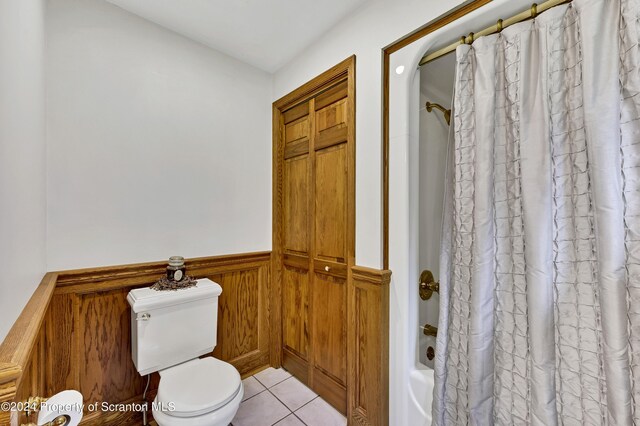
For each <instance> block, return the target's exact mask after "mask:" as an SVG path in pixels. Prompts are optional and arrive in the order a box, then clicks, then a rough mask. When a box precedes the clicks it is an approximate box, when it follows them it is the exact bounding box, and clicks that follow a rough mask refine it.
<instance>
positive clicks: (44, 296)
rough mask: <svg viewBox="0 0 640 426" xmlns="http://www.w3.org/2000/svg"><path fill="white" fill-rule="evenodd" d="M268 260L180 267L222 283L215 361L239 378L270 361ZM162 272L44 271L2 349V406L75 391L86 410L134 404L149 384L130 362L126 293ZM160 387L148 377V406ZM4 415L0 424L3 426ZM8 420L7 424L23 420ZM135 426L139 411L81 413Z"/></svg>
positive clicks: (139, 268) (254, 256)
mask: <svg viewBox="0 0 640 426" xmlns="http://www.w3.org/2000/svg"><path fill="white" fill-rule="evenodd" d="M270 261H271V254H270V252H260V253H247V254H238V255H228V256H215V257H206V258H197V259H189V260H187V261H186V266H187V273H188V274H189V275H192V276H194V277H196V278H209V279H211V280H213V281H215V282H217V283H219V284H220V285H221V286H222V295H221V296H220V300H219V306H218V342H217V346H216V348H215V350H214V352H213V355H214V356H215V357H217V358H219V359H222V360H225V361H228V362H230V363H231V364H233V365H234V366H235V367H236V368H237V369H238V371H240V373H241V374H242V375H248V374H250V373H252V372H255V371H257V370H259V369H261V368H264V367H266V366H268V365H269V362H270V350H271V337H270V332H271V327H270V324H269V319H270V306H269V293H270V288H271V278H270ZM165 267H166V262H152V263H143V264H135V265H125V266H115V267H104V268H91V269H82V270H74V271H62V272H58V273H52V274H47V276H45V279H44V280H43V283H42V284H41V285H40V287H39V288H38V290H37V291H36V293H35V294H34V296H33V297H32V299H31V301H30V302H29V305H27V308H25V310H24V311H23V313H22V315H21V317H20V319H19V320H18V321H17V322H16V324H15V325H14V327H13V328H12V330H11V332H10V333H9V335H8V336H7V339H5V341H4V343H3V344H2V346H1V347H0V401H4V400H7V401H11V400H15V401H25V400H26V399H27V398H28V397H29V395H37V396H51V395H53V394H55V393H57V392H60V391H62V390H64V389H76V390H78V391H80V392H81V393H82V395H83V396H84V402H85V404H89V403H95V402H98V403H102V402H108V403H113V404H117V403H133V402H135V403H139V402H141V401H142V394H143V391H144V387H145V384H146V381H145V379H143V378H142V377H140V375H139V374H138V372H137V371H136V369H135V366H134V365H133V361H132V359H131V329H130V328H131V326H130V309H129V305H128V302H127V300H126V297H127V293H128V292H129V291H130V290H131V289H132V288H136V287H143V286H148V285H151V284H152V283H154V282H155V281H156V280H157V279H158V278H159V277H161V276H162V275H163V274H164V269H165ZM32 302H33V303H32ZM30 306H33V309H29V307H30ZM23 336H27V338H23ZM157 384H158V375H157V374H154V375H152V379H151V385H150V392H149V393H148V395H147V400H148V401H152V400H153V398H154V397H155V392H156V389H157ZM85 406H86V405H85ZM2 415H5V418H4V419H3V418H0V424H1V425H4V424H7V419H6V415H7V414H6V413H2V412H0V416H2ZM14 417H16V418H15V419H12V424H19V423H18V422H20V423H21V422H23V420H25V419H24V418H22V419H18V418H17V415H15V414H14ZM32 420H33V419H32ZM140 422H141V413H139V412H130V413H121V412H116V413H103V412H101V411H97V412H93V413H88V412H87V413H85V418H84V419H83V421H82V424H83V425H94V424H95V425H104V424H113V425H122V424H140Z"/></svg>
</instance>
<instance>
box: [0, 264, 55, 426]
mask: <svg viewBox="0 0 640 426" xmlns="http://www.w3.org/2000/svg"><path fill="white" fill-rule="evenodd" d="M56 278H57V275H56V274H54V273H48V274H46V275H45V276H44V278H43V279H42V281H41V282H40V285H39V286H38V287H37V288H36V291H35V292H34V293H33V295H32V296H31V299H29V302H28V303H27V305H26V306H25V307H24V309H23V310H22V313H21V315H20V317H19V318H18V319H17V320H16V322H15V323H14V324H13V327H12V328H11V330H9V334H7V336H6V338H5V339H4V341H3V342H2V345H0V403H2V402H12V401H26V400H27V399H28V398H29V396H30V395H43V394H44V392H45V387H46V384H45V380H46V378H45V374H44V368H43V367H44V364H45V362H46V347H45V330H44V325H45V321H46V320H45V318H46V311H47V306H48V305H49V302H50V301H51V297H52V296H53V292H54V289H55V286H56ZM22 423H27V421H26V416H25V415H24V414H23V413H18V412H10V411H3V410H0V425H8V424H12V425H19V424H22Z"/></svg>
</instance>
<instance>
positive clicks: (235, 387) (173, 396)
mask: <svg viewBox="0 0 640 426" xmlns="http://www.w3.org/2000/svg"><path fill="white" fill-rule="evenodd" d="M241 388H242V381H241V379H240V374H239V373H238V370H236V369H235V368H234V367H233V366H232V365H231V364H229V363H226V362H224V361H220V360H218V359H215V358H213V357H206V358H202V359H194V360H191V361H187V362H185V363H183V364H179V365H176V366H174V367H171V368H167V369H165V370H162V371H160V385H159V386H158V394H157V396H156V402H157V404H158V405H159V406H160V407H162V408H161V410H162V411H163V412H164V414H167V415H169V416H171V417H182V418H185V417H197V416H201V415H203V414H206V413H210V412H212V411H216V410H218V409H220V408H221V407H224V406H225V405H227V404H228V403H229V402H231V401H232V400H234V398H236V396H237V395H238V393H239V392H240V390H241Z"/></svg>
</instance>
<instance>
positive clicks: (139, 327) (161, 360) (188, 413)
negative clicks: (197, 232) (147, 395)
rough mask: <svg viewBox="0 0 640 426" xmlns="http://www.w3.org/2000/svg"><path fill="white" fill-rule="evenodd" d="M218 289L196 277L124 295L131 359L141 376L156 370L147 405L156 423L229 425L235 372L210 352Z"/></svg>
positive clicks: (235, 398) (237, 393) (235, 401)
mask: <svg viewBox="0 0 640 426" xmlns="http://www.w3.org/2000/svg"><path fill="white" fill-rule="evenodd" d="M221 293H222V288H221V287H220V286H219V285H218V284H216V283H214V282H213V281H211V280H208V279H200V280H198V283H197V284H196V286H194V287H191V288H186V289H181V290H177V291H156V290H153V289H151V288H150V287H147V288H138V289H134V290H131V292H129V295H128V296H127V300H128V301H129V304H130V305H131V348H132V358H133V362H134V364H135V366H136V369H137V370H138V372H139V373H140V374H142V375H147V374H150V373H153V372H155V371H158V372H159V373H160V384H159V385H158V394H157V396H156V399H155V400H154V401H153V404H152V413H153V418H154V420H155V421H156V422H157V423H158V425H159V426H228V425H229V423H231V420H233V418H234V417H235V415H236V412H237V411H238V408H239V407H240V402H241V401H242V397H243V396H244V388H243V387H242V380H241V379H240V373H238V370H236V369H235V367H234V366H232V365H231V364H229V363H226V362H224V361H221V360H219V359H216V358H214V357H212V356H210V354H211V352H212V351H213V349H214V348H215V346H216V341H217V339H216V337H217V335H216V333H217V322H218V298H219V296H220V294H221ZM203 355H206V356H204V357H203V358H200V357H201V356H203Z"/></svg>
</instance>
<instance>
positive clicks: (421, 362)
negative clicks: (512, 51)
mask: <svg viewBox="0 0 640 426" xmlns="http://www.w3.org/2000/svg"><path fill="white" fill-rule="evenodd" d="M527 6H530V1H523V0H495V1H492V2H490V3H488V4H486V5H484V6H482V7H480V8H479V9H477V10H475V11H474V12H471V13H469V14H467V15H464V16H463V17H461V18H459V19H457V20H456V21H454V22H452V23H450V24H449V25H446V26H444V27H442V28H440V29H438V30H436V31H434V32H432V33H430V34H428V35H426V36H424V37H422V38H420V39H418V40H416V41H415V42H413V43H411V44H409V45H407V46H405V47H404V48H402V49H400V50H398V51H396V52H394V53H393V54H391V55H390V58H389V60H390V62H389V64H390V67H389V69H390V75H389V269H391V270H392V271H393V275H392V281H391V287H390V288H391V292H390V312H389V318H390V325H389V327H390V330H389V345H390V351H389V358H390V359H389V362H390V371H389V387H390V388H389V413H390V424H398V425H411V426H423V425H430V424H431V405H432V400H433V388H434V370H433V360H428V359H427V356H426V350H427V348H428V347H429V346H431V347H434V348H435V338H434V337H431V336H425V335H424V334H423V330H422V328H421V326H424V325H425V324H430V325H433V326H436V327H437V325H438V304H439V296H438V294H437V293H434V296H432V297H431V299H429V300H427V301H423V300H421V299H420V297H419V281H420V273H421V271H423V270H424V269H429V270H431V271H432V272H433V274H434V277H435V280H436V281H438V278H439V272H440V271H439V263H440V262H439V257H440V232H441V229H440V228H441V223H442V204H443V197H444V182H445V164H446V152H447V142H448V131H449V127H448V126H447V124H446V122H445V120H444V117H443V114H442V113H441V112H440V111H436V110H435V109H434V110H433V112H431V113H429V112H427V111H426V108H425V104H426V102H427V101H430V102H435V103H438V104H441V105H442V106H443V107H445V108H446V109H448V108H451V103H452V94H453V81H454V72H455V53H451V54H448V55H446V56H443V57H441V58H439V59H437V60H435V61H433V62H430V63H429V64H427V65H424V66H422V67H419V66H418V63H419V62H420V59H421V58H422V56H423V55H424V54H425V53H426V52H430V51H434V50H436V49H439V48H441V47H443V46H446V45H449V44H450V43H452V42H453V41H454V40H457V39H459V38H460V36H462V35H463V34H468V33H469V32H470V31H476V30H480V29H482V28H485V27H487V26H489V25H492V24H495V23H496V21H497V19H498V18H501V17H508V16H512V15H514V14H516V13H518V12H520V11H521V10H523V9H524V8H526V7H527ZM452 125H453V117H452Z"/></svg>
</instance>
